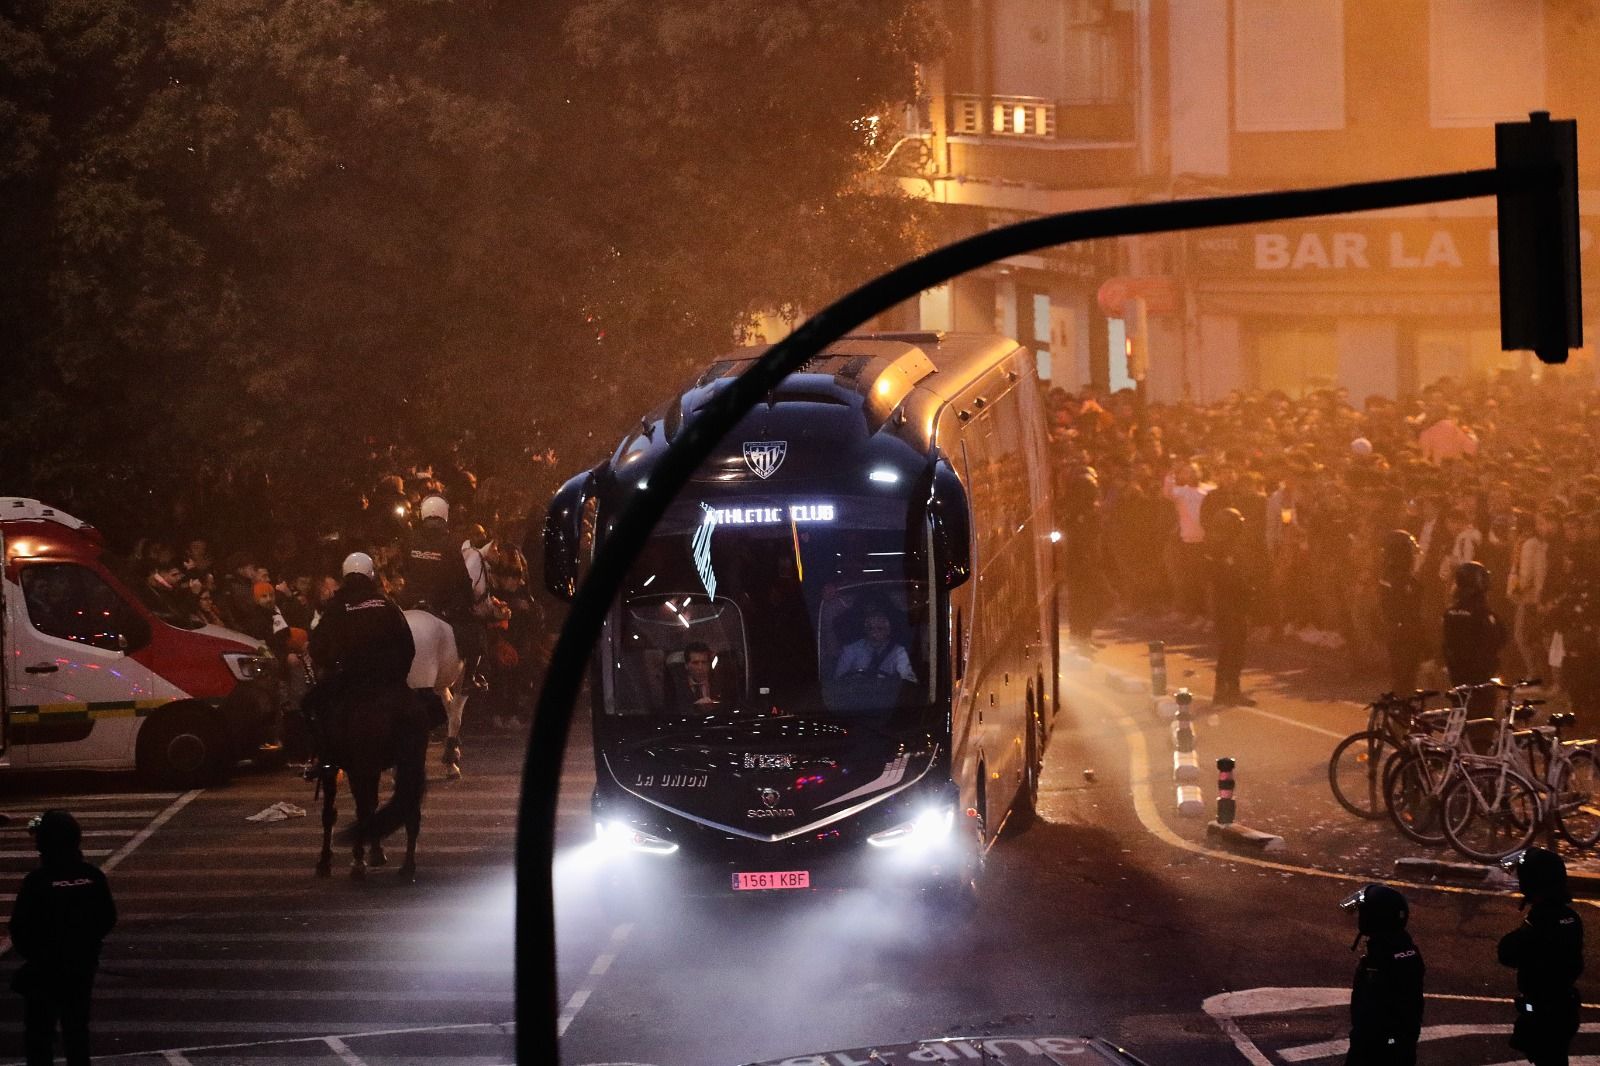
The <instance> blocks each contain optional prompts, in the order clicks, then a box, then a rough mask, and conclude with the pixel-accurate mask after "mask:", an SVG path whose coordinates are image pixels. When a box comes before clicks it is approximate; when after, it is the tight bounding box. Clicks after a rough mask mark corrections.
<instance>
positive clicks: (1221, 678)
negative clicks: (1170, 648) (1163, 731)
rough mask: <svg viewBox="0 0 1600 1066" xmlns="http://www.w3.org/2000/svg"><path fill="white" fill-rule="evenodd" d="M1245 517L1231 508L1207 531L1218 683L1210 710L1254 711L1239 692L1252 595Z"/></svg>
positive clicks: (1252, 702) (1251, 563)
mask: <svg viewBox="0 0 1600 1066" xmlns="http://www.w3.org/2000/svg"><path fill="white" fill-rule="evenodd" d="M1244 526H1245V523H1244V515H1242V514H1240V513H1239V512H1238V511H1236V510H1235V509H1233V508H1232V507H1226V508H1223V509H1222V510H1221V511H1219V512H1217V514H1216V516H1215V518H1214V519H1213V521H1212V523H1211V525H1210V526H1209V527H1208V528H1207V530H1206V547H1207V548H1208V549H1209V551H1210V564H1211V610H1212V620H1213V621H1214V622H1215V624H1216V627H1217V679H1216V683H1215V684H1214V685H1213V686H1212V690H1211V705H1212V706H1213V707H1254V706H1255V705H1256V701H1255V700H1253V699H1251V698H1250V697H1249V696H1246V695H1244V693H1242V692H1240V691H1239V674H1240V671H1242V670H1243V669H1244V645H1245V639H1246V638H1247V637H1248V636H1249V635H1250V601H1251V599H1252V598H1253V597H1254V592H1255V564H1254V561H1253V560H1251V559H1250V558H1248V554H1249V553H1248V551H1247V550H1246V548H1247V545H1246V541H1245V536H1244Z"/></svg>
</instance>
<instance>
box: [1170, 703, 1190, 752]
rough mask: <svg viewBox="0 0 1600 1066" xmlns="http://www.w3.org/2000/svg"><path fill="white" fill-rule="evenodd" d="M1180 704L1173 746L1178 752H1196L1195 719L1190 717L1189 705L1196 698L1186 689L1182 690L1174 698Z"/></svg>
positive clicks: (1174, 727) (1174, 725) (1173, 731)
mask: <svg viewBox="0 0 1600 1066" xmlns="http://www.w3.org/2000/svg"><path fill="white" fill-rule="evenodd" d="M1174 699H1176V700H1177V703H1178V717H1177V720H1176V721H1174V722H1173V723H1172V744H1173V747H1175V748H1176V749H1177V750H1178V751H1193V750H1194V719H1193V718H1191V717H1190V715H1189V705H1190V704H1191V703H1193V702H1194V697H1193V696H1191V695H1190V694H1189V690H1188V689H1186V688H1180V689H1179V690H1178V692H1177V695H1176V696H1175V697H1174Z"/></svg>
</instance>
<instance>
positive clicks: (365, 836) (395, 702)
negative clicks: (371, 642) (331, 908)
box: [317, 686, 431, 881]
mask: <svg viewBox="0 0 1600 1066" xmlns="http://www.w3.org/2000/svg"><path fill="white" fill-rule="evenodd" d="M427 695H431V693H428V694H427ZM423 696H424V694H419V693H417V692H414V691H412V690H409V689H406V688H401V687H399V686H396V687H395V688H393V689H392V690H389V691H388V692H382V691H379V692H373V693H370V694H368V695H366V696H356V697H355V698H348V699H346V698H342V697H338V698H339V702H340V707H339V709H338V711H337V713H335V714H332V715H329V716H328V717H329V719H331V720H330V721H327V722H325V723H324V725H323V728H322V729H321V731H320V732H321V740H322V743H321V751H322V766H321V768H320V780H319V787H320V788H321V790H322V856H321V858H319V859H318V860H317V876H318V877H328V876H330V875H331V874H332V873H333V823H334V821H335V820H336V819H337V818H338V814H339V812H338V808H337V807H336V806H335V801H336V800H337V798H338V792H339V771H341V770H343V771H344V776H345V778H346V779H347V780H348V781H349V784H350V795H351V797H352V798H353V799H354V800H355V804H356V821H355V825H354V826H353V827H352V829H353V832H351V834H350V841H351V853H350V876H351V877H354V878H361V877H365V876H366V872H367V867H368V866H383V865H384V864H386V863H387V862H388V856H387V855H386V854H385V852H384V850H383V838H384V837H385V836H387V835H388V834H389V833H391V832H393V831H394V830H395V829H398V828H399V827H400V826H401V825H402V824H404V826H405V830H406V857H405V861H404V862H403V863H401V864H400V871H399V873H400V877H401V878H402V879H404V880H408V881H409V880H414V879H415V877H416V872H417V831H418V830H419V829H420V828H421V827H422V796H423V792H424V790H425V789H426V787H427V771H426V766H427V755H428V723H427V710H426V708H425V706H424V705H423V703H422V699H423ZM390 767H393V768H394V792H393V794H392V795H391V796H390V798H389V802H388V803H386V804H384V805H383V807H381V808H380V807H379V806H378V782H379V779H380V778H381V777H382V776H383V771H385V770H387V769H389V768H390ZM341 835H342V834H341Z"/></svg>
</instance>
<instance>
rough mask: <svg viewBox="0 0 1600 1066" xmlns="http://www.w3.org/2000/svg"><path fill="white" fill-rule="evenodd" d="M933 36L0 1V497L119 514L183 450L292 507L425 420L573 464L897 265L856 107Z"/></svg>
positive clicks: (781, 24) (175, 476) (850, 13)
mask: <svg viewBox="0 0 1600 1066" xmlns="http://www.w3.org/2000/svg"><path fill="white" fill-rule="evenodd" d="M937 32H938V30H937V26H936V23H935V22H934V20H933V18H932V16H931V14H930V12H929V11H928V10H925V8H924V0H881V2H877V3H874V4H863V3H860V2H858V0H857V2H851V0H809V2H802V0H698V2H693V3H689V2H683V3H670V2H668V3H657V4H650V5H640V4H636V3H624V2H621V0H560V2H555V0H552V2H548V3H540V4H515V3H509V2H504V0H455V2H450V0H405V2H402V3H380V2H376V0H189V2H187V3H182V4H172V5H165V4H144V3H138V2H133V0H129V2H126V3H119V2H116V0H31V3H24V4H23V5H22V6H21V7H19V8H15V9H13V10H11V11H10V13H9V14H7V15H6V16H5V18H4V21H3V22H0V60H3V61H4V62H3V71H4V73H3V74H0V145H3V146H5V148H6V149H7V151H6V155H5V160H6V162H4V163H0V195H3V196H4V200H5V204H6V207H5V208H4V209H3V210H4V214H3V215H0V250H4V251H5V252H6V253H7V254H6V255H5V262H4V264H3V265H0V271H4V274H3V276H0V282H4V283H5V284H4V289H5V292H6V295H5V296H4V297H0V330H3V331H4V333H5V335H6V336H9V337H14V338H17V343H16V350H17V352H18V354H19V355H20V356H21V357H22V358H21V359H20V360H17V362H20V363H21V364H23V365H22V366H21V367H20V368H19V369H18V371H17V372H16V373H15V375H14V377H13V378H12V380H13V381H14V382H15V383H17V385H18V387H16V388H12V387H10V385H9V384H8V387H7V389H6V390H5V391H4V392H3V393H0V395H3V399H0V404H3V407H0V418H3V424H0V475H3V476H4V479H5V482H6V485H5V487H6V488H7V489H8V490H11V491H18V490H25V489H33V490H35V491H40V492H56V493H61V492H68V491H75V492H77V493H79V494H84V493H85V492H86V491H87V490H88V489H89V488H90V487H91V486H92V487H93V488H94V489H95V492H94V493H91V494H90V495H91V496H93V495H98V496H101V497H104V500H102V501H101V502H102V503H103V504H104V505H105V506H108V507H109V506H111V504H112V503H114V502H115V503H119V504H121V505H122V506H124V507H126V506H130V505H131V501H132V500H133V498H134V496H135V495H136V494H138V493H143V492H146V491H149V490H151V489H154V490H155V491H157V492H160V491H162V490H163V488H164V486H162V484H161V478H162V476H163V475H165V476H167V477H169V478H170V479H171V480H172V481H173V482H181V481H183V480H184V479H191V480H192V479H193V478H194V477H196V470H197V469H202V468H201V466H200V464H199V463H198V462H197V457H218V459H219V463H221V462H225V463H226V464H227V465H232V466H237V467H244V468H247V469H251V470H254V471H256V472H257V475H256V476H257V479H258V480H259V481H268V480H269V481H270V483H271V484H273V485H275V486H279V487H280V488H281V489H282V490H283V491H285V492H294V493H296V494H298V495H302V496H303V495H304V494H306V493H308V492H311V491H313V490H314V489H316V488H318V487H319V486H322V485H324V484H326V483H327V482H328V481H329V480H330V475H331V474H332V473H333V471H332V469H331V467H333V466H337V462H336V460H337V459H338V457H340V456H343V455H352V454H353V453H354V451H355V450H356V445H357V444H358V443H359V442H360V441H361V440H362V439H364V438H366V437H369V436H373V435H377V436H380V437H382V438H384V439H392V438H394V437H396V436H397V435H399V436H404V437H409V438H412V439H421V440H430V439H431V440H436V441H437V440H442V439H444V438H446V437H448V436H450V435H453V434H454V433H456V432H457V431H459V430H461V429H473V430H475V431H476V433H477V436H478V438H479V447H480V449H483V448H492V449H495V450H496V451H499V452H503V453H504V456H505V457H506V458H505V459H503V460H502V461H503V462H510V461H511V459H512V457H515V456H517V455H520V454H522V453H523V452H524V451H525V450H526V449H528V448H530V447H532V448H533V449H534V450H536V451H541V452H543V451H545V450H546V449H548V448H551V447H554V448H555V449H556V450H557V452H558V454H560V455H562V456H566V457H568V461H569V462H570V464H571V465H574V466H575V465H577V464H579V463H581V462H584V461H590V460H591V459H592V457H593V456H594V455H595V454H596V452H597V451H598V449H599V448H600V447H602V446H604V445H607V444H609V442H610V441H611V440H612V439H614V437H615V436H616V435H617V433H619V432H620V430H621V428H622V427H623V426H625V425H626V424H627V423H628V422H630V421H632V420H633V419H634V418H635V417H637V415H638V414H639V413H641V411H642V409H643V408H644V407H645V406H647V405H648V404H649V403H650V402H652V401H653V400H654V399H655V398H657V397H660V396H661V395H663V394H665V393H666V392H667V391H668V389H669V387H670V386H671V384H673V383H675V382H676V381H677V380H679V379H680V378H681V377H683V376H684V374H685V373H687V371H688V370H689V368H691V367H692V366H695V365H698V364H701V363H703V362H704V361H705V360H706V359H707V358H709V357H711V356H713V355H715V354H717V353H719V352H720V351H722V350H723V349H725V348H726V347H728V346H729V338H730V337H731V336H732V334H733V333H734V331H735V330H736V329H737V328H738V327H739V326H740V324H741V323H744V322H747V321H748V320H749V316H750V315H751V314H752V313H754V312H757V311H761V310H766V309H774V308H788V309H796V308H811V307H816V306H818V305H820V304H821V303H823V302H824V301H826V300H828V299H830V298H831V297H833V296H835V295H838V294H839V293H841V292H843V291H845V290H846V289H847V288H849V287H851V286H853V285H855V284H858V283H860V282H861V281H864V280H866V279H867V278H869V277H870V276H871V275H872V274H874V273H876V272H878V271H881V270H882V269H884V268H886V267H887V266H889V265H891V264H893V263H895V262H897V261H899V260H901V259H903V258H905V257H906V256H907V255H909V254H910V253H912V252H913V251H915V250H917V249H918V247H919V241H920V239H921V238H920V234H921V216H920V215H919V212H918V209H917V205H916V204H914V203H913V202H910V201H907V200H903V199H900V198H897V197H894V196H888V195H885V194H884V193H883V192H881V191H875V190H873V189H871V188H869V186H868V185H867V184H866V183H865V182H864V181H863V176H864V175H865V174H866V173H867V172H868V171H869V170H870V167H871V164H872V163H873V162H874V161H875V152H877V151H878V150H879V149H878V148H877V147H876V146H875V144H874V135H875V134H877V133H878V132H879V131H880V130H881V129H882V128H883V120H882V119H881V118H880V119H879V120H878V121H877V122H876V123H875V122H872V121H869V119H868V117H869V116H873V115H878V116H882V115H885V114H887V113H888V109H889V108H891V107H892V106H893V105H894V104H895V103H896V102H897V101H900V100H904V99H907V98H909V97H910V95H911V93H912V91H913V88H914V70H915V67H914V64H915V61H916V60H917V59H918V58H919V57H921V56H925V55H927V54H929V53H930V51H931V50H932V49H933V48H934V47H935V46H936V45H937V43H938V42H937ZM91 425H92V426H93V427H94V431H93V432H92V433H81V434H75V435H64V434H63V433H62V432H61V431H60V430H61V427H63V426H86V427H87V426H91ZM52 430H54V432H52ZM330 459H332V460H335V462H333V463H330ZM201 476H210V475H205V474H203V475H201ZM512 476H516V474H515V471H513V473H512Z"/></svg>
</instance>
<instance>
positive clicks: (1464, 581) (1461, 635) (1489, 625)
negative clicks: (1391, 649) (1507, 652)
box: [1443, 563, 1506, 685]
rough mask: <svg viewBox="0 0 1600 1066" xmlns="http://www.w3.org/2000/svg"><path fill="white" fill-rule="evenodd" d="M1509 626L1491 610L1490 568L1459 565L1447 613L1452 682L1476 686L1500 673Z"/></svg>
mask: <svg viewBox="0 0 1600 1066" xmlns="http://www.w3.org/2000/svg"><path fill="white" fill-rule="evenodd" d="M1505 642H1506V626H1505V623H1504V622H1502V621H1501V620H1500V617H1499V616H1498V615H1496V614H1495V613H1494V611H1492V610H1490V609H1489V568H1488V567H1486V566H1484V565H1483V564H1482V563H1462V564H1461V565H1460V566H1458V567H1456V591H1455V596H1454V598H1453V599H1452V600H1451V603H1450V606H1449V607H1447V608H1445V612H1444V642H1443V643H1444V648H1443V651H1444V664H1445V668H1446V669H1448V670H1449V672H1450V684H1452V685H1476V684H1481V683H1483V682H1485V681H1488V680H1489V679H1490V678H1493V677H1496V676H1498V675H1499V673H1500V649H1501V648H1502V647H1504V646H1505Z"/></svg>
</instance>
